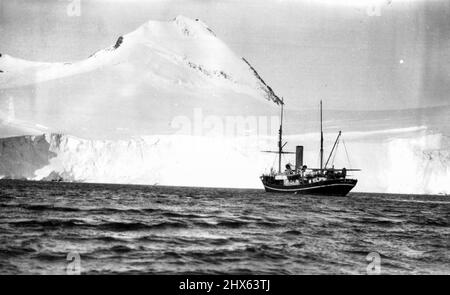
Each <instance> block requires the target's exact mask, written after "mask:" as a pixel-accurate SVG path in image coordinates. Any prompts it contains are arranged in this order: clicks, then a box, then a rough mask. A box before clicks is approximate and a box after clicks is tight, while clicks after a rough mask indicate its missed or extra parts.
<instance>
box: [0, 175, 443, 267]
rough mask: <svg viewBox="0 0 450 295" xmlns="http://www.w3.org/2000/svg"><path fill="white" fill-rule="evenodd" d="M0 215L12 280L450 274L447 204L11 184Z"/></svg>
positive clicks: (1, 191)
mask: <svg viewBox="0 0 450 295" xmlns="http://www.w3.org/2000/svg"><path fill="white" fill-rule="evenodd" d="M0 213H1V214H0V273H1V274H66V273H73V271H74V270H75V273H82V274H119V273H120V274H184V273H189V274H366V273H367V271H368V269H369V272H373V271H378V270H379V271H380V272H381V273H382V274H450V197H448V196H424V195H386V194H366V193H353V194H350V195H349V196H348V197H326V196H300V195H289V194H269V193H265V192H263V191H262V190H240V189H212V188H186V187H158V186H134V185H111V184H83V183H50V182H47V183H46V182H31V181H13V180H2V181H0ZM369 253H371V254H370V255H369ZM377 255H379V258H380V259H379V264H377V265H379V268H378V266H374V264H373V263H377V261H378V260H377V258H376V257H377ZM368 256H369V258H370V260H367V257H368ZM374 257H375V258H374ZM369 263H372V266H369V267H368V265H369Z"/></svg>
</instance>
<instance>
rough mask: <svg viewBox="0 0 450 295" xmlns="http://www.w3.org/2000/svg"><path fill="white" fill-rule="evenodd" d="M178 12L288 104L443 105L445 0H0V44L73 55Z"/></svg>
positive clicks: (35, 54) (447, 75)
mask: <svg viewBox="0 0 450 295" xmlns="http://www.w3.org/2000/svg"><path fill="white" fill-rule="evenodd" d="M177 15H185V16H187V17H190V18H199V19H201V20H202V21H203V22H204V23H206V24H207V25H208V26H209V27H210V28H211V29H212V30H213V31H214V32H215V33H216V35H217V36H218V37H219V38H220V39H222V40H223V41H224V42H225V43H226V44H227V45H228V46H229V47H231V49H232V50H233V51H234V52H235V53H237V55H239V56H243V57H245V58H246V59H247V60H248V61H249V62H250V63H251V64H252V65H253V66H254V67H255V68H256V70H257V71H258V73H259V74H260V75H261V76H262V77H263V79H264V80H265V81H266V82H267V84H269V85H270V86H271V87H272V88H273V89H274V91H275V92H276V93H277V94H278V95H279V96H282V97H284V99H285V101H286V104H287V105H289V107H290V108H291V109H312V108H315V109H316V108H317V102H318V100H320V99H323V100H324V101H325V102H326V103H325V108H328V109H339V110H348V109H350V110H393V109H395V110H396V109H408V108H424V107H425V108H426V107H433V106H448V105H450V97H449V93H450V83H449V82H450V50H449V48H450V1H446V0H442V1H437V0H416V1H414V0H411V1H407V0H391V1H388V0H359V1H344V0H334V1H333V0H317V1H312V0H266V1H260V0H244V1H238V0H229V1H224V0H217V1H200V0H182V1H176V0H175V1H170V0H166V1H164V0H153V1H138V0H130V1H123V0H112V1H106V0H90V1H87V0H41V1H31V0H0V35H1V36H2V41H1V42H0V53H6V54H9V55H11V56H14V57H17V58H23V59H27V60H35V61H48V62H60V61H74V60H81V59H85V58H87V57H88V56H90V55H91V54H92V53H93V52H95V51H97V50H100V49H102V48H105V47H108V46H110V45H112V44H114V43H115V41H116V40H117V38H118V36H120V35H123V34H126V33H128V32H130V31H133V30H134V29H136V28H137V27H139V26H140V25H141V24H143V23H145V22H146V21H148V20H150V19H152V20H170V19H173V18H174V17H176V16H177Z"/></svg>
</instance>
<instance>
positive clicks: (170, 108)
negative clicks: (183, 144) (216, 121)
mask: <svg viewBox="0 0 450 295" xmlns="http://www.w3.org/2000/svg"><path fill="white" fill-rule="evenodd" d="M0 70H1V72H0V91H1V92H0V99H1V100H2V101H3V102H4V101H6V100H8V99H12V101H13V104H14V111H15V120H14V121H11V120H10V122H9V125H8V126H2V127H3V128H2V129H3V130H0V131H3V132H2V133H3V134H4V135H5V134H6V135H20V134H21V133H24V131H26V132H27V133H30V130H35V131H36V134H39V133H42V132H63V133H65V134H72V135H78V136H81V137H89V138H100V137H101V138H121V137H127V136H130V135H139V136H140V135H142V134H154V133H171V132H173V131H174V130H173V129H171V128H170V122H171V121H172V120H173V118H175V117H177V116H182V115H184V116H185V115H186V114H191V113H192V109H194V108H198V107H201V108H202V110H203V112H204V113H206V114H208V115H217V116H225V115H245V114H249V113H251V114H252V115H256V114H258V113H259V114H270V113H275V112H276V108H274V107H273V102H275V103H278V101H279V98H278V97H277V96H276V94H275V93H274V92H273V91H272V89H271V88H270V87H269V86H268V85H267V84H266V83H265V82H264V81H263V80H262V78H261V76H260V75H259V74H258V73H257V72H256V71H255V69H254V67H252V66H251V65H250V63H249V62H248V61H247V60H246V59H244V58H241V57H239V56H237V55H236V54H235V53H233V52H232V51H231V50H230V48H229V47H228V46H227V45H226V44H225V43H224V42H222V41H221V40H220V39H219V38H218V37H217V36H216V35H215V34H214V32H213V31H212V30H211V29H210V28H208V27H207V26H206V25H205V24H204V23H203V22H201V21H200V20H192V19H189V18H187V17H183V16H178V17H176V18H175V19H173V20H172V21H167V22H161V21H149V22H147V23H145V24H143V25H142V26H140V27H139V28H138V29H136V30H135V31H133V32H131V33H129V34H126V35H123V36H120V37H119V38H118V39H117V41H116V43H115V44H114V45H112V46H111V47H109V48H106V49H103V50H100V51H98V52H96V53H94V54H93V55H91V56H90V57H89V58H87V59H85V60H81V61H76V62H62V63H44V62H31V61H25V60H22V59H18V58H14V57H11V56H9V55H6V54H3V55H1V56H0ZM3 117H5V115H3Z"/></svg>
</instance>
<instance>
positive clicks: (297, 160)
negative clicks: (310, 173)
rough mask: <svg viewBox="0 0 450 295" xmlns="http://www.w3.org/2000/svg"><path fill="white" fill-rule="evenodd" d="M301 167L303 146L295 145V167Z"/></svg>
mask: <svg viewBox="0 0 450 295" xmlns="http://www.w3.org/2000/svg"><path fill="white" fill-rule="evenodd" d="M302 167H303V146H302V145H298V146H296V147H295V169H296V170H298V169H302Z"/></svg>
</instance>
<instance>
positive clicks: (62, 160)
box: [0, 128, 450, 194]
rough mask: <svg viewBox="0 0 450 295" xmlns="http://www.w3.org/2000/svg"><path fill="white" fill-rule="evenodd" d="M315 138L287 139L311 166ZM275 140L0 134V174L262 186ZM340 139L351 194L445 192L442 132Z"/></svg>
mask: <svg viewBox="0 0 450 295" xmlns="http://www.w3.org/2000/svg"><path fill="white" fill-rule="evenodd" d="M396 132H398V134H397V133H396ZM399 134H401V135H399ZM325 136H326V138H328V140H329V141H327V142H326V146H327V147H331V144H332V140H333V139H334V138H333V136H331V135H328V136H327V134H326V135H325ZM316 137H317V135H316V134H304V135H295V136H288V137H287V140H288V141H289V142H303V144H304V145H305V161H306V163H307V164H308V166H309V167H314V166H316V165H315V163H316V162H318V157H317V150H316V146H315V142H316V141H317V138H316ZM274 142H276V139H275V138H272V137H256V136H247V137H245V136H243V137H228V138H226V137H219V136H211V137H205V136H198V137H196V136H187V135H186V136H184V135H164V136H157V135H154V136H143V137H136V138H133V139H129V140H88V139H82V138H78V137H74V136H68V135H62V134H44V135H41V136H21V137H11V138H3V139H0V152H1V154H0V160H1V164H0V175H1V176H4V177H12V178H21V177H25V178H28V179H33V180H42V179H48V177H49V175H55V174H57V175H59V176H61V177H62V178H63V179H65V180H68V181H83V182H101V183H130V184H151V185H153V184H158V185H179V186H209V187H239V188H262V185H261V184H260V182H259V175H260V174H261V173H262V172H264V171H266V172H267V171H268V170H269V169H270V167H272V166H274V165H276V161H275V157H274V155H273V154H264V153H261V152H260V151H261V150H266V149H271V148H273V147H274ZM345 144H346V149H347V150H348V153H349V156H350V160H351V163H348V161H347V159H346V157H343V156H342V154H344V155H345V153H343V152H342V151H341V152H340V153H339V154H338V156H337V157H336V158H335V159H334V160H335V164H336V167H342V166H346V167H354V168H361V169H362V171H361V172H357V173H354V174H355V176H356V177H357V178H358V179H359V182H358V185H357V186H356V188H355V191H370V192H385V193H416V194H443V193H446V194H448V193H450V182H449V181H448V179H450V145H449V141H448V138H447V137H446V136H443V135H442V134H439V133H436V134H435V133H432V132H429V131H428V130H426V129H420V128H419V129H414V130H410V131H407V132H405V131H404V130H403V131H388V132H387V133H385V132H381V133H377V132H374V133H361V134H359V133H356V132H355V133H347V134H346V137H345ZM288 149H293V147H292V146H291V147H288ZM285 160H286V161H288V160H290V159H285ZM291 162H294V160H293V159H291Z"/></svg>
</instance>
